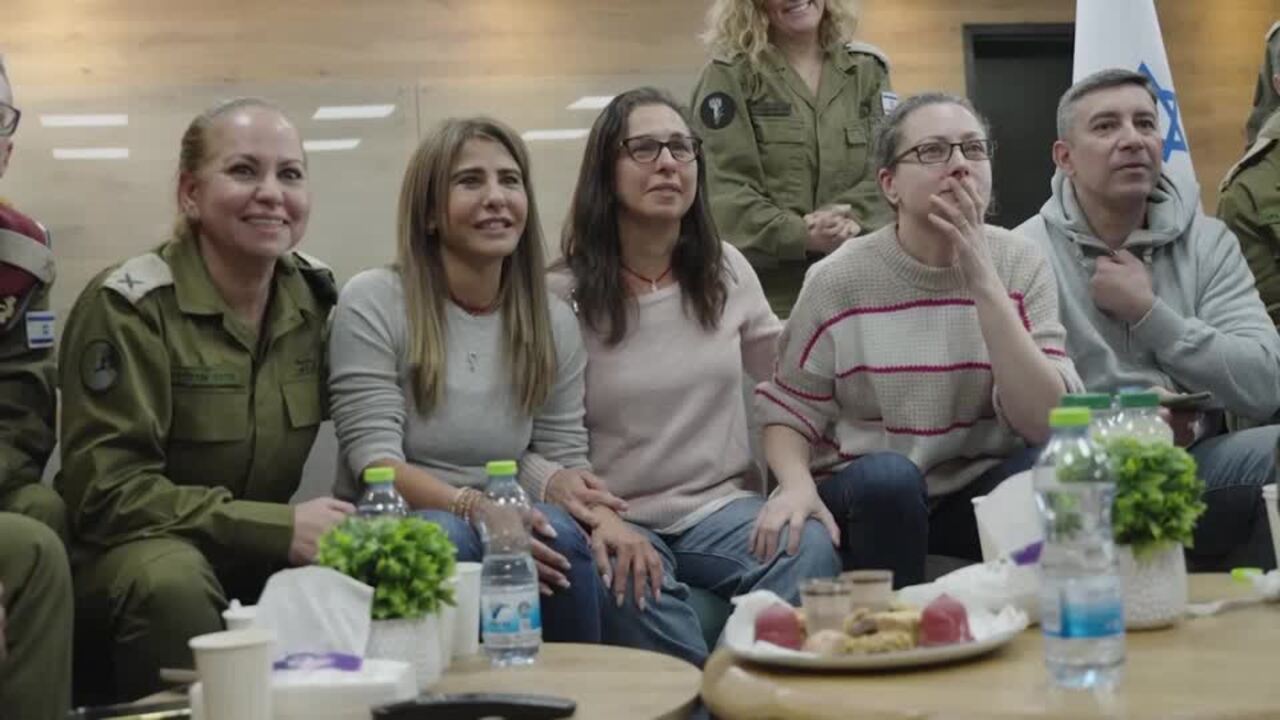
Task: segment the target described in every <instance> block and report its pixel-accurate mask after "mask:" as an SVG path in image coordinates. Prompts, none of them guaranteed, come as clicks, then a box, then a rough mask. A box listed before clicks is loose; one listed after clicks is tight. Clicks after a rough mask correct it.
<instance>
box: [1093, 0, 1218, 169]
mask: <svg viewBox="0 0 1280 720" xmlns="http://www.w3.org/2000/svg"><path fill="white" fill-rule="evenodd" d="M1108 68H1123V69H1125V70H1133V71H1136V72H1140V73H1142V74H1143V75H1146V76H1147V77H1149V78H1151V81H1152V82H1153V83H1155V86H1156V93H1157V96H1158V100H1159V102H1158V103H1157V109H1158V110H1159V112H1160V134H1161V136H1162V137H1163V139H1164V173H1165V174H1166V175H1168V176H1170V177H1172V178H1173V179H1174V181H1175V182H1176V183H1177V184H1178V185H1179V186H1180V187H1185V188H1190V187H1199V185H1198V184H1197V183H1196V173H1195V169H1194V168H1193V167H1192V166H1191V146H1190V145H1189V144H1188V143H1187V134H1186V132H1185V131H1184V129H1183V128H1184V126H1183V122H1182V114H1181V112H1179V106H1178V94H1177V92H1175V91H1174V89H1173V73H1172V72H1170V71H1169V56H1168V55H1166V54H1165V52H1164V36H1163V35H1161V34H1160V19H1159V18H1158V17H1157V16H1156V6H1155V2H1154V0H1076V50H1075V57H1074V58H1073V63H1072V68H1071V82H1073V83H1074V82H1079V81H1080V80H1083V79H1084V78H1085V77H1087V76H1089V75H1091V74H1093V73H1095V72H1097V71H1099V70H1106V69H1108ZM1187 182H1190V183H1192V184H1191V185H1187V184H1185V183H1187Z"/></svg>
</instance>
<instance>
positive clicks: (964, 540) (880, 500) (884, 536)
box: [818, 448, 1040, 587]
mask: <svg viewBox="0 0 1280 720" xmlns="http://www.w3.org/2000/svg"><path fill="white" fill-rule="evenodd" d="M1039 456H1040V448H1024V449H1022V450H1019V451H1017V452H1016V453H1014V454H1013V455H1011V456H1009V457H1008V458H1007V459H1006V460H1005V461H1004V462H1002V463H1000V464H999V465H996V466H995V467H993V468H991V469H990V470H988V471H987V472H985V473H983V474H982V475H980V476H978V478H977V479H975V480H973V481H972V482H970V483H969V484H968V485H965V486H964V487H962V488H960V489H959V490H957V491H955V492H953V493H951V494H949V495H944V496H942V497H939V498H937V499H936V500H935V501H934V504H933V507H932V509H930V506H929V497H928V493H927V490H926V487H925V481H924V473H922V472H920V468H918V467H916V465H915V463H913V462H911V461H910V460H908V459H907V457H906V456H905V455H901V454H899V453H895V452H877V453H871V454H870V455H863V456H862V457H860V458H858V459H857V460H854V461H853V462H851V463H849V464H848V465H847V466H845V468H844V469H843V470H841V471H840V472H838V473H836V474H835V476H834V477H831V478H828V479H826V480H824V481H822V482H820V483H818V496H819V497H821V498H822V501H823V502H824V503H826V505H827V509H828V510H830V511H831V514H832V515H833V516H835V519H836V523H837V524H839V525H840V535H841V538H840V540H841V542H840V561H841V564H842V566H843V567H844V569H845V570H859V569H864V568H874V569H888V570H892V571H893V584H894V586H895V587H904V586H907V585H915V584H917V583H922V582H924V559H925V556H926V555H928V554H930V553H933V554H935V555H950V556H952V557H959V558H965V559H969V560H975V561H977V560H981V559H982V549H981V546H980V545H979V543H978V521H977V519H976V518H975V517H974V515H973V504H972V503H971V502H970V500H972V499H973V498H975V497H978V496H979V495H986V494H987V493H989V492H991V491H992V490H993V489H995V487H996V486H997V485H999V484H1000V483H1002V482H1004V481H1005V480H1006V479H1008V478H1009V476H1010V475H1015V474H1017V473H1020V472H1022V471H1023V470H1027V469H1030V467H1031V466H1032V465H1033V464H1035V461H1036V458H1037V457H1039Z"/></svg>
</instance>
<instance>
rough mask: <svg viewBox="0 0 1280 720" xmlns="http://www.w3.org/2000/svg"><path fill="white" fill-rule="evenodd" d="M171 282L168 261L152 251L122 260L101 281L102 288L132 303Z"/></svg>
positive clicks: (171, 271) (171, 277) (171, 275)
mask: <svg viewBox="0 0 1280 720" xmlns="http://www.w3.org/2000/svg"><path fill="white" fill-rule="evenodd" d="M172 284H173V270H172V269H170V268H169V263H167V262H165V261H164V259H163V258H161V257H160V256H159V255H157V254H156V253H153V252H150V253H147V254H145V255H139V256H137V257H133V258H130V259H128V260H126V261H124V262H123V263H121V265H120V267H118V268H116V269H115V270H113V271H111V274H109V275H107V278H106V279H105V280H103V281H102V286H103V287H104V288H107V289H109V290H112V291H114V292H117V293H119V294H120V295H122V296H124V298H125V299H126V300H128V301H129V302H131V303H133V304H134V305H137V304H138V302H139V301H141V300H142V298H144V297H146V296H147V294H148V293H150V292H151V291H152V290H155V289H157V288H162V287H167V286H169V285H172Z"/></svg>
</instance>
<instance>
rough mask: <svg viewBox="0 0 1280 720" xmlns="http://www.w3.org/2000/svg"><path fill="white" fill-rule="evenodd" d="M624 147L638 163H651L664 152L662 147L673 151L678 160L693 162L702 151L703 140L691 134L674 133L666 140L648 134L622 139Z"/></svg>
mask: <svg viewBox="0 0 1280 720" xmlns="http://www.w3.org/2000/svg"><path fill="white" fill-rule="evenodd" d="M622 147H623V148H624V149H626V151H627V154H628V155H630V156H631V159H632V160H635V161H636V162H638V163H651V162H653V161H655V160H657V159H658V156H659V155H661V154H662V148H666V149H667V152H669V153H671V157H672V159H674V160H675V161H676V162H682V163H687V162H693V160H694V158H696V157H698V154H699V153H700V152H701V151H702V140H701V139H700V138H696V137H692V136H689V135H674V136H672V137H671V138H670V139H669V140H667V141H666V142H663V141H661V140H659V139H657V138H652V137H649V136H648V135H640V136H638V137H630V138H627V139H626V140H623V141H622Z"/></svg>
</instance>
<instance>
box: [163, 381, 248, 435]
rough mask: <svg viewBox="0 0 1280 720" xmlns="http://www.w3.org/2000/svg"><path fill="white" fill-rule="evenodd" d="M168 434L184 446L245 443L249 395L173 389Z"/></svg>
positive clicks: (180, 388) (245, 392)
mask: <svg viewBox="0 0 1280 720" xmlns="http://www.w3.org/2000/svg"><path fill="white" fill-rule="evenodd" d="M169 433H170V435H171V437H172V438H173V439H174V440H182V441H186V442H233V441H236V440H244V439H245V438H246V437H248V435H249V393H248V392H247V391H244V392H210V391H207V390H205V391H200V390H191V389H188V388H182V387H175V388H174V389H173V423H172V426H171V428H170V431H169Z"/></svg>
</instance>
